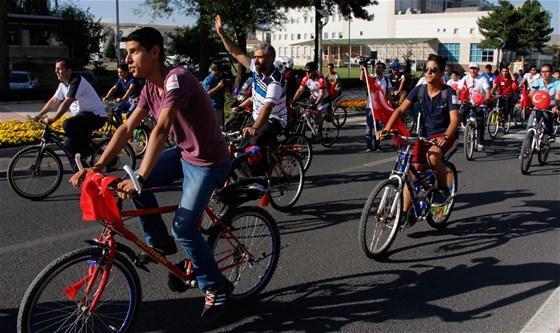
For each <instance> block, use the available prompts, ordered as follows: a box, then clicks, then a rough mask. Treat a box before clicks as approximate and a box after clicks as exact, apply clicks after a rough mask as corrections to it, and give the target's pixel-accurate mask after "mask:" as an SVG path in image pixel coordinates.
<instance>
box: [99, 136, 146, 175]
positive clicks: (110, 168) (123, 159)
mask: <svg viewBox="0 0 560 333" xmlns="http://www.w3.org/2000/svg"><path fill="white" fill-rule="evenodd" d="M109 141H111V139H105V140H103V141H102V142H101V143H99V144H98V145H97V149H96V151H95V153H94V154H93V155H92V156H91V159H90V165H95V163H96V162H97V161H98V160H99V158H100V157H101V155H103V152H105V149H107V145H108V144H109ZM125 165H128V166H130V168H131V169H132V170H134V169H135V168H136V155H134V150H133V149H132V147H131V146H130V145H129V144H128V143H127V144H125V145H124V147H123V148H122V149H121V150H120V151H119V153H118V154H117V156H116V157H115V158H114V159H113V160H112V161H111V162H109V164H108V165H107V166H106V167H105V170H104V171H105V173H107V174H110V175H113V176H117V177H122V176H125V175H126V172H125V171H124V170H123V167H124V166H125Z"/></svg>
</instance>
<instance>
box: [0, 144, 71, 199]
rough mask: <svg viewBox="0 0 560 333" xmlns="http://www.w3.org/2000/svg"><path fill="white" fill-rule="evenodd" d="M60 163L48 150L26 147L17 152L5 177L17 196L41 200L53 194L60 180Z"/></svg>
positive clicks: (52, 152) (53, 153) (54, 154)
mask: <svg viewBox="0 0 560 333" xmlns="http://www.w3.org/2000/svg"><path fill="white" fill-rule="evenodd" d="M62 171H63V169H62V161H60V158H59V157H58V156H57V155H56V153H55V152H54V151H52V150H51V149H50V148H41V147H40V146H33V147H27V148H24V149H22V150H20V151H19V152H17V153H16V154H15V155H14V157H13V158H12V160H11V161H10V164H9V165H8V171H7V173H6V177H7V178H8V183H9V184H10V187H11V188H12V189H13V190H14V191H15V192H16V194H17V195H19V196H21V197H23V198H25V199H31V200H42V199H45V198H46V197H48V196H49V195H50V194H51V193H53V192H54V191H55V190H56V189H57V188H58V186H59V185H60V181H61V180H62Z"/></svg>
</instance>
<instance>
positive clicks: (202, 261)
mask: <svg viewBox="0 0 560 333" xmlns="http://www.w3.org/2000/svg"><path fill="white" fill-rule="evenodd" d="M230 167H231V162H230V161H226V162H224V163H222V164H220V165H214V166H210V167H199V166H194V165H192V164H190V163H188V162H186V161H184V160H183V159H181V151H180V149H179V148H171V149H168V150H166V151H164V152H163V154H162V155H161V157H160V159H159V160H158V162H157V164H156V166H155V168H154V170H153V171H152V172H151V173H150V176H149V177H148V179H146V183H145V185H144V187H146V188H148V187H152V186H164V185H167V184H169V183H171V182H173V181H175V180H177V179H181V178H183V194H182V196H181V203H180V204H179V208H178V209H177V211H176V212H175V217H174V218H173V228H172V230H173V237H175V240H176V241H177V242H178V243H179V244H180V245H181V246H182V247H183V249H184V251H185V253H186V255H187V257H188V258H190V259H191V260H192V263H193V267H194V273H195V276H196V278H197V281H198V286H199V287H200V289H203V290H205V289H211V288H213V287H215V286H217V285H219V284H220V283H221V282H222V279H223V278H222V273H221V271H220V269H219V268H218V265H217V264H216V261H215V260H214V255H213V254H212V251H211V250H210V247H209V246H208V243H207V242H206V240H205V239H204V238H203V237H202V234H201V233H200V231H199V230H198V228H197V225H198V221H199V218H200V216H201V214H202V211H203V209H204V208H205V207H206V206H207V205H208V202H209V201H210V196H211V195H212V192H213V191H214V189H215V188H216V187H218V186H221V185H223V183H224V181H225V178H226V176H227V175H228V172H229V170H230ZM134 204H135V206H136V208H152V207H158V203H157V200H156V198H155V196H154V194H153V193H143V194H142V195H139V196H137V197H136V198H135V199H134ZM140 225H141V227H142V230H143V231H144V237H145V239H146V243H147V244H149V245H153V243H154V242H158V241H162V240H166V239H167V238H169V234H168V232H167V228H166V227H165V225H164V223H163V220H162V218H161V215H159V214H155V215H148V216H144V217H141V218H140Z"/></svg>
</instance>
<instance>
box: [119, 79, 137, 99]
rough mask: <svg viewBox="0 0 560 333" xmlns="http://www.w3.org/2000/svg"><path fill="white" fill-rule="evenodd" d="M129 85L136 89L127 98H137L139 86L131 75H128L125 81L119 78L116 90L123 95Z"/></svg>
mask: <svg viewBox="0 0 560 333" xmlns="http://www.w3.org/2000/svg"><path fill="white" fill-rule="evenodd" d="M131 85H135V86H136V88H135V89H134V91H133V92H132V94H130V96H129V97H138V95H140V89H138V88H139V87H140V84H139V82H138V79H136V78H135V77H134V76H132V74H130V73H129V74H128V77H127V78H126V80H123V79H121V78H119V79H118V81H117V84H116V86H117V88H119V89H121V90H122V91H123V93H125V92H126V91H127V90H128V88H130V86H131Z"/></svg>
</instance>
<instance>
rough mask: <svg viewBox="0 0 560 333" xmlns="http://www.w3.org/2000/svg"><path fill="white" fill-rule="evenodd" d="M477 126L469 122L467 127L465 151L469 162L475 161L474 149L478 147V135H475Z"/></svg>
mask: <svg viewBox="0 0 560 333" xmlns="http://www.w3.org/2000/svg"><path fill="white" fill-rule="evenodd" d="M475 132H476V131H475V125H474V124H473V123H472V122H470V121H469V122H467V127H465V134H464V135H463V136H464V138H463V139H464V144H463V145H464V150H465V157H466V158H467V160H469V161H472V160H473V154H474V147H475V146H476V135H475V134H476V133H475Z"/></svg>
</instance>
